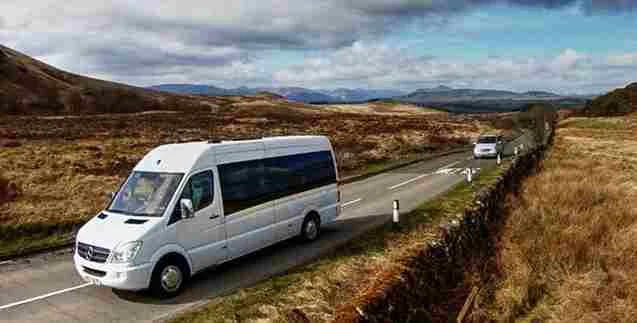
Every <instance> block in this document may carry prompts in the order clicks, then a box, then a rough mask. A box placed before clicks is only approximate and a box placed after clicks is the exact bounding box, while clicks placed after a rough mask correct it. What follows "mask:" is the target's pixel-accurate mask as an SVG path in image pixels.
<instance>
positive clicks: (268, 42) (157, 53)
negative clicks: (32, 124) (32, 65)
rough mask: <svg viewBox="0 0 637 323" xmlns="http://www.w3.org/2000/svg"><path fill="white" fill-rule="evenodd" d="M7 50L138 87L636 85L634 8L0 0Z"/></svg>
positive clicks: (573, 3)
mask: <svg viewBox="0 0 637 323" xmlns="http://www.w3.org/2000/svg"><path fill="white" fill-rule="evenodd" d="M0 43H1V44H4V45H5V46H9V47H12V48H15V49H17V50H20V51H23V52H25V53H27V54H29V55H32V56H35V57H36V58H38V59H41V60H44V61H45V62H47V63H50V64H53V65H55V66H57V67H60V68H63V69H66V70H70V71H72V72H75V73H80V74H87V75H91V76H94V77H99V78H105V79H109V80H114V81H120V82H126V83H131V84H135V85H141V86H147V85H153V84H160V83H201V84H211V85H216V86H223V87H234V86H241V85H246V86H290V85H295V86H304V87H311V88H337V87H360V88H388V89H401V90H414V89H417V88H421V87H432V86H437V85H439V84H443V85H448V86H454V87H480V88H494V89H510V90H518V91H526V90H550V91H557V92H562V93H599V92H605V91H606V90H608V89H610V88H615V87H620V86H625V85H626V84H627V83H630V82H631V81H637V1H635V0H603V1H599V0H586V1H583V0H537V1H536V0H404V1H400V0H394V1H392V0H258V1H257V0H231V1H230V0H162V1H155V0H152V1H151V0H135V1H133V0H130V1H124V0H111V1H86V0H63V1H60V0H19V1H18V0H2V1H1V2H0Z"/></svg>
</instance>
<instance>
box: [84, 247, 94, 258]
mask: <svg viewBox="0 0 637 323" xmlns="http://www.w3.org/2000/svg"><path fill="white" fill-rule="evenodd" d="M94 252H95V250H94V249H93V247H88V250H87V251H86V257H87V258H88V260H91V258H93V253H94Z"/></svg>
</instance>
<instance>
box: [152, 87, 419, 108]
mask: <svg viewBox="0 0 637 323" xmlns="http://www.w3.org/2000/svg"><path fill="white" fill-rule="evenodd" d="M150 89H153V90H158V91H165V92H172V93H179V94H197V95H209V96H228V95H241V96H250V95H255V94H257V93H260V92H270V93H274V94H278V95H280V96H283V97H285V98H287V99H288V100H292V101H298V102H305V103H337V102H365V101H369V100H373V99H387V98H392V97H397V96H401V95H404V94H406V93H405V92H402V91H394V90H373V89H372V90H368V89H345V88H339V89H334V90H313V89H307V88H302V87H256V88H248V87H239V88H234V89H224V88H220V87H216V86H212V85H200V84H161V85H155V86H151V87H150Z"/></svg>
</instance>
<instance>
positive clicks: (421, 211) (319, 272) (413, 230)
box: [173, 164, 508, 322]
mask: <svg viewBox="0 0 637 323" xmlns="http://www.w3.org/2000/svg"><path fill="white" fill-rule="evenodd" d="M506 167H508V164H504V166H503V167H500V168H494V169H491V170H487V171H486V172H485V173H484V174H481V176H479V177H478V178H477V179H476V180H475V181H474V183H473V184H471V185H468V184H466V183H460V184H458V185H456V186H455V187H453V188H452V189H451V190H450V191H449V192H448V193H446V194H444V195H443V196H440V197H438V198H436V199H434V200H431V201H429V202H426V203H424V204H422V205H421V206H420V207H418V208H417V209H416V210H414V211H412V212H410V213H409V214H407V215H405V216H403V217H401V230H399V231H396V230H395V229H393V228H392V226H391V224H386V225H385V226H382V227H379V228H377V229H374V230H372V231H370V232H368V233H365V234H364V235H362V236H361V237H359V238H357V239H355V240H353V241H350V242H348V243H346V244H345V245H344V246H342V247H339V248H337V249H336V250H335V251H333V252H332V253H331V254H329V255H328V256H325V257H323V258H322V259H321V260H318V261H315V262H312V263H309V264H306V265H302V266H300V267H297V268H295V269H293V270H291V271H289V272H287V273H285V274H283V275H279V276H276V277H273V278H270V279H268V280H265V281H263V282H261V283H258V284H257V285H255V286H253V287H249V288H246V289H242V290H239V291H237V292H235V293H233V294H230V295H227V296H222V297H217V298H215V299H213V300H212V301H211V302H210V303H209V304H208V305H206V306H205V307H203V308H199V309H197V310H195V311H193V312H188V313H184V314H182V315H181V316H179V317H177V318H175V319H174V320H173V322H234V321H246V320H248V321H249V320H258V319H265V318H267V319H269V320H270V321H271V322H287V319H286V318H285V314H286V313H288V312H289V311H291V310H292V309H295V308H305V311H309V312H310V313H307V312H306V314H310V315H308V316H309V317H310V320H311V321H325V320H329V319H331V317H330V315H331V314H333V310H334V309H335V308H336V307H338V306H339V305H342V304H343V302H347V301H349V300H351V299H352V297H355V296H356V293H357V291H359V289H360V288H351V287H349V288H348V286H351V285H352V284H353V282H356V281H359V282H362V283H361V284H362V285H364V282H365V280H367V279H370V278H371V277H370V276H371V274H370V272H375V271H371V270H366V269H369V268H365V267H366V266H370V268H371V267H373V266H371V265H370V263H376V264H384V265H395V264H396V263H397V262H398V259H399V258H401V257H403V256H405V253H407V252H409V250H410V249H409V248H407V247H408V246H413V245H422V244H423V243H424V242H426V241H427V239H431V238H434V237H435V236H436V234H435V233H433V232H435V228H437V224H439V223H442V222H446V221H448V220H449V219H450V218H453V217H455V216H456V215H457V214H459V213H461V212H463V211H464V209H465V208H466V207H468V206H469V205H470V204H471V203H472V201H473V200H474V198H475V194H476V193H477V191H478V190H479V189H480V188H483V187H485V186H488V185H492V184H493V183H495V182H496V179H497V177H499V176H500V175H501V174H502V172H503V170H504V169H506ZM412 250H413V249H412ZM381 267H382V268H385V267H383V266H381ZM343 271H345V272H350V275H344V276H342V277H339V273H340V272H343ZM354 285H356V284H355V283H354ZM359 287H360V286H359ZM312 293H314V295H312ZM308 294H309V295H311V296H308V297H305V299H304V298H303V297H299V295H301V296H307V295H308Z"/></svg>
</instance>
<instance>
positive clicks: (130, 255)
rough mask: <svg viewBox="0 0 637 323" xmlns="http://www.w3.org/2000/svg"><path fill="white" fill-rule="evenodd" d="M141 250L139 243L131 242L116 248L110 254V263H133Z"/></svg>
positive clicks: (140, 243)
mask: <svg viewBox="0 0 637 323" xmlns="http://www.w3.org/2000/svg"><path fill="white" fill-rule="evenodd" d="M141 249H142V242H141V241H133V242H129V243H125V244H122V245H119V246H117V247H116V248H115V249H114V250H113V252H112V253H111V262H112V263H127V262H131V261H133V259H135V256H137V254H138V253H139V250H141Z"/></svg>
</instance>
